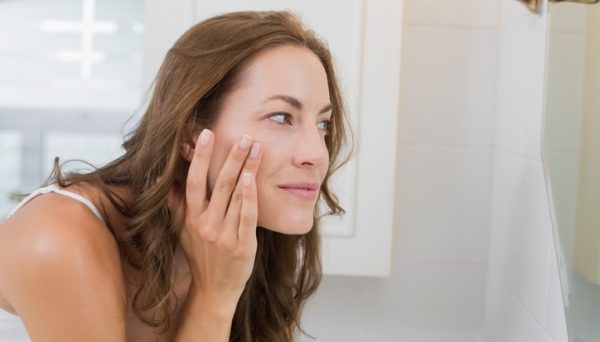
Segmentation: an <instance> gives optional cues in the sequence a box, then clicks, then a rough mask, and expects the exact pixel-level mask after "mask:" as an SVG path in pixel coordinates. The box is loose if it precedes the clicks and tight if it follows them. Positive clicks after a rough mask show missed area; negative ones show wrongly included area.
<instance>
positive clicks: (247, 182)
mask: <svg viewBox="0 0 600 342" xmlns="http://www.w3.org/2000/svg"><path fill="white" fill-rule="evenodd" d="M250 184H252V175H251V174H249V173H248V172H244V186H245V187H249V186H250Z"/></svg>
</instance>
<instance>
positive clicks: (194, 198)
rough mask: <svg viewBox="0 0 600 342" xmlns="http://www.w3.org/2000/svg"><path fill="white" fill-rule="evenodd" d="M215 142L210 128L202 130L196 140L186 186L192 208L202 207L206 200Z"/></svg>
mask: <svg viewBox="0 0 600 342" xmlns="http://www.w3.org/2000/svg"><path fill="white" fill-rule="evenodd" d="M213 143H214V139H213V134H212V132H211V131H210V130H208V129H204V130H202V133H200V136H199V137H198V140H197V141H196V147H195V148H194V154H193V155H192V162H191V163H190V168H189V170H188V175H187V180H186V187H185V200H186V203H187V206H188V207H189V208H192V210H194V209H197V208H202V207H203V206H204V203H205V200H206V178H207V175H208V165H209V163H210V158H211V155H212V151H213Z"/></svg>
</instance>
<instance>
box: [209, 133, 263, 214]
mask: <svg viewBox="0 0 600 342" xmlns="http://www.w3.org/2000/svg"><path fill="white" fill-rule="evenodd" d="M251 143H252V137H251V136H249V135H247V134H245V135H244V136H243V137H242V139H241V141H240V143H239V144H235V145H234V146H233V147H232V148H231V152H229V157H228V158H227V160H225V164H223V167H222V168H221V171H219V175H218V176H217V180H216V181H215V187H214V189H213V192H212V195H211V197H210V203H209V204H208V206H209V210H210V211H211V213H212V215H215V216H214V217H219V218H220V219H223V218H224V217H225V212H226V210H227V206H228V205H229V200H230V199H231V194H232V192H233V189H234V188H235V185H236V184H237V181H238V177H239V175H240V170H241V169H242V165H244V161H245V160H246V157H247V156H248V151H249V149H250V144H251Z"/></svg>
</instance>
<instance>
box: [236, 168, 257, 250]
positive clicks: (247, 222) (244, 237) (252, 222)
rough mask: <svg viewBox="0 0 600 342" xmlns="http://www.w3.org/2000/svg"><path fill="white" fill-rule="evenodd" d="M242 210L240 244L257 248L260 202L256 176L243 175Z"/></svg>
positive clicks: (245, 173) (246, 173)
mask: <svg viewBox="0 0 600 342" xmlns="http://www.w3.org/2000/svg"><path fill="white" fill-rule="evenodd" d="M242 183H243V184H242V193H243V200H242V208H241V211H240V228H239V233H238V238H239V242H240V244H243V245H246V246H248V247H250V246H254V247H255V246H256V225H257V221H258V201H257V196H256V181H255V178H254V175H252V174H251V173H248V172H244V173H243V175H242Z"/></svg>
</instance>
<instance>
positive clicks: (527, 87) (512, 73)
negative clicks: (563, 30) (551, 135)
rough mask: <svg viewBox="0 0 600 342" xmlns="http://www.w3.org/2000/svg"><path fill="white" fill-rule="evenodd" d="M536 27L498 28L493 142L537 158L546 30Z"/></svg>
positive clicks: (541, 109)
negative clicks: (524, 28)
mask: <svg viewBox="0 0 600 342" xmlns="http://www.w3.org/2000/svg"><path fill="white" fill-rule="evenodd" d="M536 30H537V31H534V32H522V31H520V30H502V31H500V41H499V60H498V92H497V98H496V120H495V144H496V146H498V147H501V148H503V149H507V150H509V151H511V152H514V153H519V154H522V155H525V156H527V157H529V158H533V159H538V160H539V159H540V138H541V137H540V136H541V124H542V112H543V99H544V60H545V41H544V39H543V37H545V34H544V32H545V31H540V30H541V28H540V26H538V27H536Z"/></svg>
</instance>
